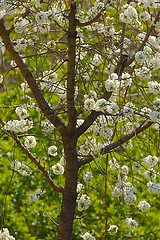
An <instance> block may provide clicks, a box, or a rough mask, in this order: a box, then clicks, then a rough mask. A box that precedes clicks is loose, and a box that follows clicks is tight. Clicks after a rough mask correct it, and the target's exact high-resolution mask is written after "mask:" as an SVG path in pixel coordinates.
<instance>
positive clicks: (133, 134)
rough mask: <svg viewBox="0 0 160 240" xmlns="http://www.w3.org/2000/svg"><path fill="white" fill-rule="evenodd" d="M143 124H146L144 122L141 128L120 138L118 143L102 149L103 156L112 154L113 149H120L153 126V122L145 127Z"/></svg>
mask: <svg viewBox="0 0 160 240" xmlns="http://www.w3.org/2000/svg"><path fill="white" fill-rule="evenodd" d="M143 124H144V122H143V123H142V124H141V125H140V126H139V127H137V128H136V129H135V130H134V131H132V132H131V133H129V134H127V135H125V136H124V137H122V138H120V139H119V140H117V141H116V142H113V143H110V144H109V145H106V146H105V147H103V148H102V149H101V154H102V155H104V154H106V153H109V152H111V151H112V150H113V149H115V148H117V147H120V146H121V145H122V144H124V143H126V142H128V141H129V140H130V139H131V138H133V137H134V136H136V135H138V134H139V133H141V132H143V131H145V130H146V129H147V128H149V127H150V126H151V125H152V124H153V122H151V121H149V122H147V123H146V124H145V125H143Z"/></svg>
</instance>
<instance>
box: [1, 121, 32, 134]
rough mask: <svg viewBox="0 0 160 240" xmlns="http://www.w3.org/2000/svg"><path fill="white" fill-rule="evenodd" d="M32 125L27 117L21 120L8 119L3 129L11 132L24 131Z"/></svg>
mask: <svg viewBox="0 0 160 240" xmlns="http://www.w3.org/2000/svg"><path fill="white" fill-rule="evenodd" d="M32 127H33V122H32V121H30V120H28V119H22V120H10V121H8V122H7V123H6V124H5V126H4V129H5V130H9V131H13V132H26V131H28V130H29V129H31V128H32Z"/></svg>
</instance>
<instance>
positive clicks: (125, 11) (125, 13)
mask: <svg viewBox="0 0 160 240" xmlns="http://www.w3.org/2000/svg"><path fill="white" fill-rule="evenodd" d="M119 18H120V20H121V21H122V22H124V23H129V24H136V25H137V23H138V13H137V10H136V9H135V8H134V7H132V6H131V5H129V4H125V5H124V6H123V7H122V13H120V15H119Z"/></svg>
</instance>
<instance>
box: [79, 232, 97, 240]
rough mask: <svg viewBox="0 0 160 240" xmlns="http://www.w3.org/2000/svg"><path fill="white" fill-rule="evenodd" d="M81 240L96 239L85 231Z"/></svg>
mask: <svg viewBox="0 0 160 240" xmlns="http://www.w3.org/2000/svg"><path fill="white" fill-rule="evenodd" d="M82 238H83V240H96V238H95V237H93V236H92V235H91V234H90V233H89V232H86V233H85V234H84V235H82Z"/></svg>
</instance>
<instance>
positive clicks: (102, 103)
mask: <svg viewBox="0 0 160 240" xmlns="http://www.w3.org/2000/svg"><path fill="white" fill-rule="evenodd" d="M106 105H107V101H106V100H105V99H104V98H101V99H98V100H97V102H96V103H95V104H94V106H93V110H95V111H97V112H104V111H105V110H106Z"/></svg>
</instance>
